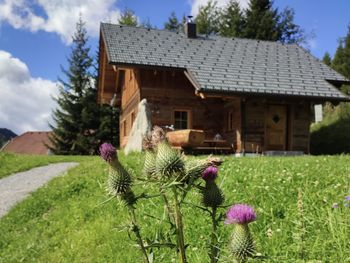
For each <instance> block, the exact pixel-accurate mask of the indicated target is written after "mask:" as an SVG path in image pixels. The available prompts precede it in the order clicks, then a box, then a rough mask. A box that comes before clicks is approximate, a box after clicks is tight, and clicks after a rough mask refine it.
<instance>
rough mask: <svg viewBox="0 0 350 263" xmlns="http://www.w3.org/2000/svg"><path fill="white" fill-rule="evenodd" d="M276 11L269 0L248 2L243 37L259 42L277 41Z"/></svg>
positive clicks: (251, 0)
mask: <svg viewBox="0 0 350 263" xmlns="http://www.w3.org/2000/svg"><path fill="white" fill-rule="evenodd" d="M278 19H279V16H278V12H277V9H274V8H273V7H272V1H270V0H250V2H249V8H248V9H247V10H246V24H245V28H244V33H243V35H244V37H246V38H252V39H260V40H273V41H276V40H278V39H279V36H280V33H279V30H278V28H277V24H278Z"/></svg>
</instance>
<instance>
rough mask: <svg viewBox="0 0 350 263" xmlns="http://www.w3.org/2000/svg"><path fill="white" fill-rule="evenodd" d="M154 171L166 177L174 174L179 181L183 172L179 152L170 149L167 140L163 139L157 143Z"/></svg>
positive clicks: (182, 163)
mask: <svg viewBox="0 0 350 263" xmlns="http://www.w3.org/2000/svg"><path fill="white" fill-rule="evenodd" d="M156 172H157V173H158V174H159V175H164V176H167V177H170V176H173V175H176V176H177V177H178V180H179V181H181V180H182V179H183V177H181V176H180V175H181V174H182V173H184V162H183V160H182V156H181V154H180V153H179V152H178V151H176V150H174V149H172V148H171V146H170V145H169V144H168V142H166V141H163V142H161V143H159V144H158V147H157V156H156Z"/></svg>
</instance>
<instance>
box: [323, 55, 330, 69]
mask: <svg viewBox="0 0 350 263" xmlns="http://www.w3.org/2000/svg"><path fill="white" fill-rule="evenodd" d="M322 62H323V63H325V64H326V65H327V66H329V67H330V66H331V64H332V58H331V55H330V54H329V53H328V52H326V53H324V56H323V58H322Z"/></svg>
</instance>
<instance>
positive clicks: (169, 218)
mask: <svg viewBox="0 0 350 263" xmlns="http://www.w3.org/2000/svg"><path fill="white" fill-rule="evenodd" d="M161 195H162V197H163V200H164V203H165V208H166V210H167V214H168V220H169V221H170V222H171V223H172V224H174V222H175V219H174V213H173V211H172V209H171V206H170V204H169V201H168V198H167V196H166V194H165V193H162V192H161Z"/></svg>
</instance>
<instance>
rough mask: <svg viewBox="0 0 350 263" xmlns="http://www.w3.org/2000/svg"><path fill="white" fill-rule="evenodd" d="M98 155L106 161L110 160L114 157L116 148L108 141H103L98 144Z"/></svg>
mask: <svg viewBox="0 0 350 263" xmlns="http://www.w3.org/2000/svg"><path fill="white" fill-rule="evenodd" d="M100 156H101V157H102V159H103V160H105V161H106V162H111V161H113V160H114V159H115V158H116V149H115V148H114V146H113V145H112V144H110V143H106V142H105V143H103V144H102V145H101V146H100Z"/></svg>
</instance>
